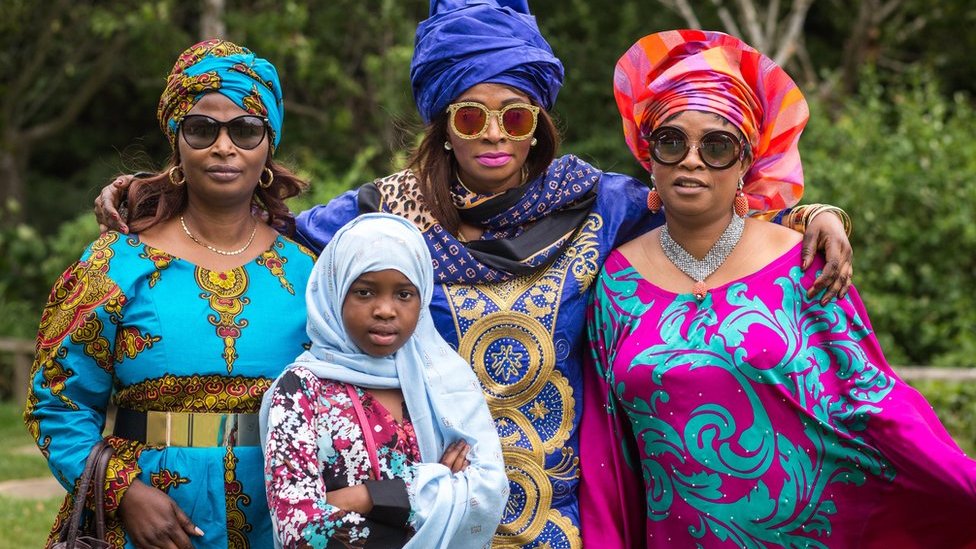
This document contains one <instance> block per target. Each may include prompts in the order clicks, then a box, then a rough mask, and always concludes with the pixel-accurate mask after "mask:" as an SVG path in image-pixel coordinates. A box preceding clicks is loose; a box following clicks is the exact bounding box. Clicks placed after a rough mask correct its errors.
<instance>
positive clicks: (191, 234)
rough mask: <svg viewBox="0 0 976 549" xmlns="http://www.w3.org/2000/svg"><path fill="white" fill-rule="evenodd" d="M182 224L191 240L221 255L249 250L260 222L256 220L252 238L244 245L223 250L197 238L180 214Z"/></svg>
mask: <svg viewBox="0 0 976 549" xmlns="http://www.w3.org/2000/svg"><path fill="white" fill-rule="evenodd" d="M180 226H182V227H183V232H184V233H186V236H188V237H190V240H192V241H194V242H196V243H197V244H199V245H201V246H203V247H204V248H206V249H208V250H210V251H211V252H213V253H215V254H220V255H241V254H242V253H244V251H245V250H247V249H248V248H250V247H251V243H252V242H254V235H256V234H258V222H257V220H255V221H254V229H253V230H252V231H251V236H250V238H248V239H247V242H246V243H244V245H243V246H241V247H240V248H238V249H236V250H230V251H228V250H221V249H219V248H214V247H213V246H211V245H210V244H207V243H205V242H202V241H200V240H199V239H197V237H195V236H193V233H191V232H190V229H189V228H188V227H187V226H186V221H183V216H182V215H181V216H180Z"/></svg>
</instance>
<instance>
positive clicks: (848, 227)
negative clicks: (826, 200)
mask: <svg viewBox="0 0 976 549" xmlns="http://www.w3.org/2000/svg"><path fill="white" fill-rule="evenodd" d="M817 206H818V208H817V209H816V211H814V212H812V213H811V214H810V216H809V217H808V218H807V224H809V223H810V222H812V221H813V218H814V217H816V216H818V215H820V214H822V213H823V212H830V213H833V214H835V215H836V216H837V217H839V218H840V222H841V224H843V225H844V232H845V233H846V234H847V237H848V238H850V236H851V233H852V232H854V224H853V223H851V216H849V215H847V212H845V211H844V210H843V209H841V208H838V207H837V206H831V205H830V204H817Z"/></svg>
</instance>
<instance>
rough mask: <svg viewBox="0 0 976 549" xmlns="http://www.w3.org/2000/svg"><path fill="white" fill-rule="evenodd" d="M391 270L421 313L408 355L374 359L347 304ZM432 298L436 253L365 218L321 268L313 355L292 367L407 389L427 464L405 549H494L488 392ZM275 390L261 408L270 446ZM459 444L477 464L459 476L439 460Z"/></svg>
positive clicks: (383, 218)
mask: <svg viewBox="0 0 976 549" xmlns="http://www.w3.org/2000/svg"><path fill="white" fill-rule="evenodd" d="M385 269H396V270H398V271H400V272H401V273H403V274H404V275H405V276H406V277H407V278H408V279H410V281H411V282H412V283H413V284H414V285H415V286H416V287H417V290H418V291H419V292H420V296H421V300H422V302H421V312H420V319H419V320H418V322H417V329H416V331H414V333H413V336H411V337H410V339H408V340H407V342H406V343H405V344H404V345H403V347H401V348H400V349H399V350H398V351H397V352H396V353H394V354H393V355H391V356H388V357H383V358H374V357H371V356H369V355H367V354H366V353H364V352H363V351H362V350H360V349H359V348H358V347H357V346H356V344H355V343H353V342H352V341H351V340H350V339H349V337H348V335H347V334H346V329H345V327H344V326H343V323H342V303H343V301H344V299H345V295H346V292H347V291H348V290H349V287H350V286H351V285H352V283H353V282H354V281H355V280H356V279H357V278H358V277H359V276H360V275H361V274H363V273H367V272H374V271H382V270H385ZM433 290H434V281H433V267H432V261H431V257H430V252H429V251H428V250H427V245H426V243H425V242H424V237H423V235H422V234H421V233H420V231H419V230H417V228H416V227H415V226H414V225H413V224H412V223H410V222H409V221H407V220H406V219H403V218H402V217H398V216H394V215H389V214H382V213H374V214H366V215H362V216H359V217H357V218H356V219H354V220H352V221H350V222H349V223H348V224H347V225H345V226H344V227H342V228H341V229H340V230H339V231H337V232H336V234H335V236H334V237H333V238H332V241H331V242H329V244H328V245H327V246H326V247H325V249H324V250H323V251H322V255H321V256H319V259H318V261H317V262H316V263H315V268H314V269H313V270H312V275H311V278H310V280H309V283H308V286H307V290H306V293H305V302H306V305H307V308H308V327H307V330H308V335H309V337H310V338H311V340H312V347H311V348H310V349H309V350H308V351H306V352H304V353H302V354H301V355H299V357H298V358H297V359H295V362H293V363H292V364H290V365H289V366H288V368H293V367H302V368H306V369H308V370H310V371H311V372H312V373H314V374H315V375H316V376H318V377H320V378H323V379H332V380H335V381H340V382H345V383H351V384H353V385H358V386H360V387H365V388H395V387H397V388H400V390H401V391H402V392H403V399H404V401H405V402H406V405H407V410H408V411H409V413H410V420H411V421H412V422H413V427H414V430H415V432H416V434H417V443H418V445H419V446H420V456H421V458H422V459H423V463H422V464H419V465H418V466H417V473H416V476H415V479H414V482H413V483H412V484H411V485H410V486H409V487H408V490H409V498H410V503H411V505H412V506H413V511H414V513H415V519H416V520H415V524H416V527H417V532H416V534H415V535H414V536H413V537H412V538H411V539H410V541H409V542H408V543H407V545H406V547H419V548H434V547H445V548H446V547H481V546H483V545H485V544H487V543H489V542H490V541H491V537H492V535H493V534H494V533H495V529H496V528H497V526H498V522H499V520H501V516H502V508H503V506H504V505H505V502H506V500H507V499H508V479H507V478H506V476H505V470H504V465H503V462H502V449H501V444H500V443H499V440H498V433H497V431H496V430H495V425H494V422H493V420H492V418H491V414H490V413H489V412H488V406H487V404H485V398H484V395H483V393H482V392H481V385H480V384H479V383H478V380H477V378H476V377H475V375H474V372H473V371H472V370H471V366H469V365H468V364H467V363H466V362H464V360H463V359H461V357H460V356H458V354H457V353H456V352H455V351H454V350H453V349H451V348H450V346H448V344H447V342H446V341H444V338H442V337H441V335H440V334H439V333H438V332H437V329H436V328H435V327H434V322H433V320H432V319H431V316H430V309H429V306H430V300H431V296H432V294H433ZM286 370H287V368H286ZM279 379H280V377H279ZM277 383H278V382H277V380H276V381H275V383H274V384H273V385H272V386H271V388H270V389H268V392H267V393H265V397H264V400H263V402H262V405H261V418H260V421H261V442H262V444H264V443H265V441H266V438H267V428H268V410H269V408H270V404H271V395H272V394H273V391H274V390H275V387H276V386H277ZM458 439H464V440H465V441H466V442H468V443H469V444H470V445H471V450H470V452H469V453H468V460H469V461H470V465H469V466H468V467H467V469H465V470H464V471H463V472H461V473H458V474H451V471H450V469H448V468H447V467H445V466H444V465H441V464H440V463H438V461H439V460H440V458H441V455H442V454H443V453H444V449H445V448H446V447H447V445H448V444H450V443H452V442H454V441H456V440H458ZM326 499H328V496H326Z"/></svg>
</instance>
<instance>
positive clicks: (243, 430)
mask: <svg viewBox="0 0 976 549" xmlns="http://www.w3.org/2000/svg"><path fill="white" fill-rule="evenodd" d="M113 434H114V435H115V436H118V437H122V438H125V439H128V440H134V441H137V442H142V443H144V444H146V445H149V446H180V447H184V448H214V447H222V446H258V445H260V444H261V439H260V434H259V432H258V414H256V413H247V414H237V413H226V414H224V413H213V412H157V411H149V412H137V411H135V410H130V409H128V408H119V409H118V411H117V412H116V415H115V429H114V430H113Z"/></svg>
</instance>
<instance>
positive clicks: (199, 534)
mask: <svg viewBox="0 0 976 549" xmlns="http://www.w3.org/2000/svg"><path fill="white" fill-rule="evenodd" d="M193 531H194V532H196V533H197V535H198V536H202V535H203V530H201V529H200V527H199V526H194V527H193Z"/></svg>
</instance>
